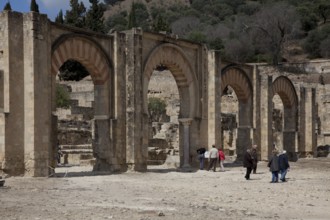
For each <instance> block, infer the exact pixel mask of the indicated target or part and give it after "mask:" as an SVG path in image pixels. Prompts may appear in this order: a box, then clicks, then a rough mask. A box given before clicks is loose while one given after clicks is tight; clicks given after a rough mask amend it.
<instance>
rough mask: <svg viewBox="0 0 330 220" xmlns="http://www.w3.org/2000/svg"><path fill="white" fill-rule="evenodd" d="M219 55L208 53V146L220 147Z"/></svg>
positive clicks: (212, 52) (213, 52)
mask: <svg viewBox="0 0 330 220" xmlns="http://www.w3.org/2000/svg"><path fill="white" fill-rule="evenodd" d="M220 64H221V63H220V54H219V53H217V52H215V51H211V52H209V53H208V90H207V93H208V94H207V98H208V100H207V105H208V115H207V118H208V130H207V135H208V146H211V145H212V144H215V146H221V144H222V143H221V134H222V132H221V89H222V88H220V87H221V86H220V85H221V83H220V81H221V67H220Z"/></svg>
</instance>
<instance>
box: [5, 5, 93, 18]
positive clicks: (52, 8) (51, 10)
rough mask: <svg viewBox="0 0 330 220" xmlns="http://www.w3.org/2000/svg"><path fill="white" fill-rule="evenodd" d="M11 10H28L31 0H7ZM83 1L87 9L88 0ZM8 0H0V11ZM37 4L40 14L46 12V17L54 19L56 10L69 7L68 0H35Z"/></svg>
mask: <svg viewBox="0 0 330 220" xmlns="http://www.w3.org/2000/svg"><path fill="white" fill-rule="evenodd" d="M9 1H10V5H11V8H12V9H13V11H19V12H29V11H30V3H31V0H9ZM80 1H82V2H84V5H85V7H86V8H87V9H88V8H89V6H90V3H89V0H80ZM7 2H8V0H0V11H2V9H3V8H4V6H5V4H6V3H7ZM36 2H37V4H38V5H39V11H40V13H41V14H47V15H48V18H49V19H50V20H52V21H54V18H55V17H56V15H57V14H58V12H59V11H60V10H61V9H62V10H63V13H64V14H65V11H66V10H68V9H69V8H70V0H36Z"/></svg>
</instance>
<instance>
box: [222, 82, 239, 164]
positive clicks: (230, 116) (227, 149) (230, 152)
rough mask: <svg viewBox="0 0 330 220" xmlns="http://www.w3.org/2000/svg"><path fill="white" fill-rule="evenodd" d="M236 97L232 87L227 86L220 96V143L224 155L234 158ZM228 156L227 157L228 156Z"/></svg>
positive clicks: (236, 119) (235, 154) (236, 113)
mask: <svg viewBox="0 0 330 220" xmlns="http://www.w3.org/2000/svg"><path fill="white" fill-rule="evenodd" d="M237 124H238V99H237V95H236V93H235V91H234V89H233V88H232V87H231V86H227V88H226V89H225V90H224V92H223V94H222V96H221V131H222V135H221V137H222V140H221V143H222V144H221V145H222V147H223V151H224V153H225V155H226V156H230V157H232V158H233V159H236V157H237V153H236V140H237ZM228 158H229V157H228Z"/></svg>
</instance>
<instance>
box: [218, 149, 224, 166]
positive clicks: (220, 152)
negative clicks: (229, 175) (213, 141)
mask: <svg viewBox="0 0 330 220" xmlns="http://www.w3.org/2000/svg"><path fill="white" fill-rule="evenodd" d="M218 155H219V163H220V171H225V168H224V166H223V161H224V160H225V154H224V153H223V151H222V150H221V148H219V150H218Z"/></svg>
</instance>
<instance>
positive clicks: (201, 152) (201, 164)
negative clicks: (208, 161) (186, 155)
mask: <svg viewBox="0 0 330 220" xmlns="http://www.w3.org/2000/svg"><path fill="white" fill-rule="evenodd" d="M205 152H206V149H205V148H204V147H201V148H198V149H197V154H198V155H197V157H198V160H199V169H200V170H203V169H204V160H205V155H204V154H205Z"/></svg>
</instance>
